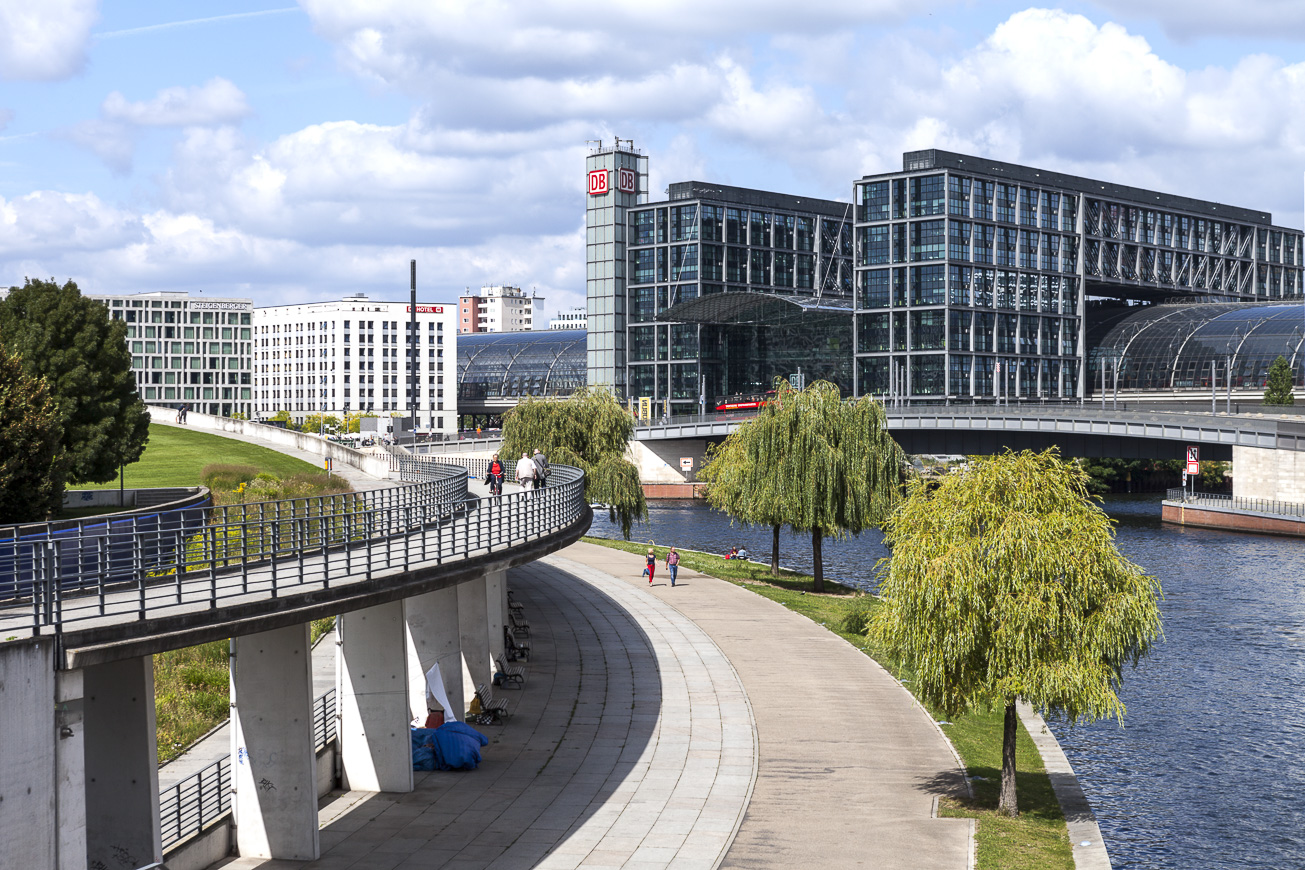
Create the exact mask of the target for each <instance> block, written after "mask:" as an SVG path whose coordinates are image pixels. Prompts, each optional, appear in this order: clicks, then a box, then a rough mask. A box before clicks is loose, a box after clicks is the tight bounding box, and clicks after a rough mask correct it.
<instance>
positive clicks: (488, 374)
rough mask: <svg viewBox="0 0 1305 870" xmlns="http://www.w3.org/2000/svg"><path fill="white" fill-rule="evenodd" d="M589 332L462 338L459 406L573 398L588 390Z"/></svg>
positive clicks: (512, 334) (519, 333) (459, 362)
mask: <svg viewBox="0 0 1305 870" xmlns="http://www.w3.org/2000/svg"><path fill="white" fill-rule="evenodd" d="M585 353H586V351H585V330H583V329H557V330H549V331H548V332H509V333H499V334H480V335H463V336H459V337H458V402H459V405H461V404H462V403H464V402H465V403H468V405H469V406H474V405H475V404H476V403H480V402H493V401H495V400H500V399H521V398H524V397H526V396H569V395H571V394H572V393H574V392H575V391H576V390H578V389H580V388H581V387H583V386H584V385H585V376H586V362H585Z"/></svg>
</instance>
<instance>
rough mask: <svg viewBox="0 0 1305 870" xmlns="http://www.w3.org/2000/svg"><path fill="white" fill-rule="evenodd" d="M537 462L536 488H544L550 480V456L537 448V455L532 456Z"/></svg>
mask: <svg viewBox="0 0 1305 870" xmlns="http://www.w3.org/2000/svg"><path fill="white" fill-rule="evenodd" d="M530 461H531V462H533V463H534V464H535V489H542V488H543V486H544V484H545V483H546V482H547V480H548V457H547V456H545V455H544V454H543V453H540V452H539V448H538V447H536V448H535V455H534V456H532V457H530Z"/></svg>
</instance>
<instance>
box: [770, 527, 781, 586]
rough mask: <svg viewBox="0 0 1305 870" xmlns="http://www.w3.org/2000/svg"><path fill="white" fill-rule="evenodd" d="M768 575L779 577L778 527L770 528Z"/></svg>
mask: <svg viewBox="0 0 1305 870" xmlns="http://www.w3.org/2000/svg"><path fill="white" fill-rule="evenodd" d="M770 573H771V574H774V575H775V576H779V526H778V525H774V526H771V527H770Z"/></svg>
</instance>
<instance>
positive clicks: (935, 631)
mask: <svg viewBox="0 0 1305 870" xmlns="http://www.w3.org/2000/svg"><path fill="white" fill-rule="evenodd" d="M1087 486H1088V476H1087V474H1086V473H1085V472H1084V471H1083V470H1082V469H1080V468H1078V467H1077V466H1076V465H1074V464H1072V463H1067V462H1062V461H1061V460H1060V458H1059V457H1058V455H1057V454H1056V451H1055V450H1054V449H1052V450H1048V451H1046V452H1045V453H1031V452H1029V451H1025V452H1023V453H1010V452H1007V453H1005V454H1003V455H1001V456H994V457H979V458H972V459H971V460H970V463H969V465H968V466H967V467H966V469H965V470H964V471H962V472H959V473H954V474H949V475H947V476H946V477H944V478H943V479H942V483H941V484H940V485H939V486H938V488H937V490H936V491H933V492H930V491H929V489H928V486H927V485H926V484H925V483H924V482H922V481H919V480H915V481H912V482H911V484H910V486H909V489H908V492H907V497H906V499H905V500H904V501H903V502H902V503H901V505H900V506H899V507H898V508H897V510H895V511H894V512H893V514H892V516H891V517H890V518H889V520H888V522H887V523H886V524H885V527H884V532H885V542H886V543H887V544H888V545H889V546H890V547H891V548H892V555H891V556H890V557H888V558H887V559H883V560H881V561H880V563H879V566H878V574H879V581H880V586H879V590H880V592H881V593H882V594H883V596H884V598H885V603H884V606H882V607H879V608H877V609H876V611H875V613H874V616H873V617H872V619H871V622H870V625H869V627H868V628H867V634H869V635H870V636H871V637H873V638H876V639H877V640H878V641H879V642H880V643H882V644H883V646H884V647H885V648H886V649H887V650H888V651H889V653H890V654H891V655H893V656H895V657H896V658H897V659H899V660H900V661H903V662H908V663H909V664H910V665H911V667H912V668H913V669H914V670H915V688H916V691H917V694H918V695H919V697H920V698H921V700H923V701H924V702H925V703H927V704H929V705H931V706H933V707H934V708H935V709H938V710H940V711H941V712H942V713H943V714H945V715H946V716H947V717H949V718H953V717H956V716H959V715H960V714H962V713H964V712H965V711H967V710H971V709H975V708H982V709H992V707H993V706H1001V707H1004V708H1005V728H1004V732H1003V738H1002V769H1001V797H1000V801H999V804H998V810H999V811H1001V812H1005V813H1008V814H1010V815H1017V814H1018V812H1019V804H1018V799H1017V795H1016V790H1015V739H1016V734H1017V733H1018V732H1017V729H1018V720H1017V719H1016V711H1015V702H1016V700H1017V699H1019V698H1024V699H1025V700H1027V701H1028V702H1029V703H1030V704H1032V705H1033V706H1034V707H1037V708H1038V709H1040V710H1043V711H1046V710H1052V711H1055V712H1058V713H1061V714H1063V715H1065V716H1067V717H1068V718H1070V719H1072V720H1090V719H1101V718H1106V717H1110V716H1114V717H1116V718H1122V716H1123V714H1124V705H1123V703H1122V702H1121V701H1120V700H1119V696H1118V694H1117V690H1118V687H1119V684H1120V681H1121V679H1122V673H1123V667H1124V665H1125V663H1132V664H1136V663H1137V660H1138V658H1139V657H1140V656H1142V655H1143V654H1145V653H1146V652H1147V651H1148V650H1149V649H1150V647H1151V644H1152V643H1153V642H1154V641H1155V640H1156V638H1157V637H1158V636H1159V633H1160V611H1159V599H1160V595H1161V593H1160V586H1159V584H1158V583H1157V581H1156V580H1155V578H1153V577H1148V576H1147V575H1146V574H1145V573H1144V572H1143V571H1142V569H1141V568H1139V567H1138V566H1137V565H1134V564H1133V563H1132V562H1129V561H1128V560H1127V559H1126V558H1124V557H1123V556H1122V555H1121V554H1120V553H1119V551H1118V550H1117V549H1116V548H1115V543H1114V532H1113V529H1112V524H1111V521H1110V519H1109V518H1108V517H1107V516H1106V515H1105V513H1104V512H1103V511H1102V510H1101V508H1100V507H1098V506H1097V504H1095V503H1094V502H1093V501H1092V500H1091V496H1089V494H1088V489H1087Z"/></svg>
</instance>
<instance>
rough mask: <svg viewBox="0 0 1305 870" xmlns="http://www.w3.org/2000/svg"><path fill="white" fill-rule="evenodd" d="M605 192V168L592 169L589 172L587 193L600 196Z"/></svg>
mask: <svg viewBox="0 0 1305 870" xmlns="http://www.w3.org/2000/svg"><path fill="white" fill-rule="evenodd" d="M604 193H607V170H606V169H594V170H592V171H591V172H590V173H589V195H590V196H602V195H603V194H604Z"/></svg>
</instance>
